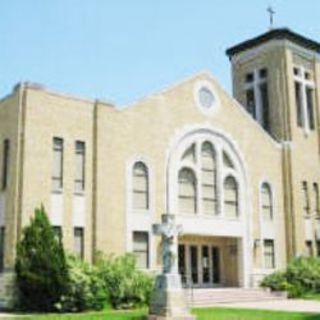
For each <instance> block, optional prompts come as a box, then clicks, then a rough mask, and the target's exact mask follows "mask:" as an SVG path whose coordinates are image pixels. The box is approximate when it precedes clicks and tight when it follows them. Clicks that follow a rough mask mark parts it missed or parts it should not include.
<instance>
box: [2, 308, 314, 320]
mask: <svg viewBox="0 0 320 320" xmlns="http://www.w3.org/2000/svg"><path fill="white" fill-rule="evenodd" d="M193 313H194V314H196V315H197V316H198V320H320V315H316V314H306V313H296V312H279V311H263V310H245V309H232V308H230V309H226V308H205V309H194V310H193ZM146 315H147V310H146V309H140V310H135V311H127V312H126V311H103V312H96V313H94V312H92V313H81V314H63V315H57V314H54V315H53V314H48V315H31V316H23V317H19V318H10V319H11V320H13V319H16V320H18V319H35V320H84V319H85V320H108V319H110V320H146V319H147V317H146ZM1 319H5V318H1ZM7 320H9V318H7Z"/></svg>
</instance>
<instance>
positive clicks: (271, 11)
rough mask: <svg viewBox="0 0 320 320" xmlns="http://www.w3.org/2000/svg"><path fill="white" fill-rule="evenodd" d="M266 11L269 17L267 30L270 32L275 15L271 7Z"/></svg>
mask: <svg viewBox="0 0 320 320" xmlns="http://www.w3.org/2000/svg"><path fill="white" fill-rule="evenodd" d="M267 11H268V13H269V16H270V18H269V19H270V26H269V28H270V30H272V29H273V16H274V15H275V13H276V12H275V11H274V10H273V8H272V7H271V6H269V7H268V8H267Z"/></svg>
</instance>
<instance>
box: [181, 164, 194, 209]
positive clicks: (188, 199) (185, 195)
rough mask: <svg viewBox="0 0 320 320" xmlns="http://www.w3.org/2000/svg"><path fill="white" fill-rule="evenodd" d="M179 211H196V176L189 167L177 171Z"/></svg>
mask: <svg viewBox="0 0 320 320" xmlns="http://www.w3.org/2000/svg"><path fill="white" fill-rule="evenodd" d="M179 211H180V213H196V211H197V203H196V177H195V175H194V173H193V171H192V170H191V169H188V168H183V169H181V170H180V171H179Z"/></svg>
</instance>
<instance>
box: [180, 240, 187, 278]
mask: <svg viewBox="0 0 320 320" xmlns="http://www.w3.org/2000/svg"><path fill="white" fill-rule="evenodd" d="M185 252H186V251H185V245H184V244H179V246H178V269H179V273H180V275H181V280H182V282H183V283H185V282H186V254H185Z"/></svg>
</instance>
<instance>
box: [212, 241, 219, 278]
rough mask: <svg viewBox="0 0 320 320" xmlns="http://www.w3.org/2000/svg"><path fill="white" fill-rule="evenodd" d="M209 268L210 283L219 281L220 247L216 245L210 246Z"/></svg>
mask: <svg viewBox="0 0 320 320" xmlns="http://www.w3.org/2000/svg"><path fill="white" fill-rule="evenodd" d="M211 269H212V270H211V275H212V283H214V284H218V283H220V249H219V248H218V247H212V248H211Z"/></svg>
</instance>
